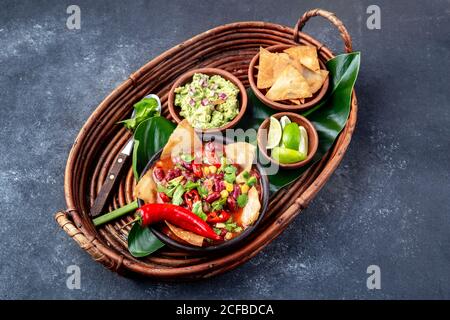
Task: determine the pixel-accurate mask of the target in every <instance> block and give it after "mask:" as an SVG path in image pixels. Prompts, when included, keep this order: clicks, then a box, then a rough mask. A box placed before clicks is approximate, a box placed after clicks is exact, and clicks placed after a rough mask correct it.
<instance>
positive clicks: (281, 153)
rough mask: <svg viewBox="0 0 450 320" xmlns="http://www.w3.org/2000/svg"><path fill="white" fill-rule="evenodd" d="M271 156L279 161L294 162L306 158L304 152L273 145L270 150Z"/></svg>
mask: <svg viewBox="0 0 450 320" xmlns="http://www.w3.org/2000/svg"><path fill="white" fill-rule="evenodd" d="M272 158H273V159H275V160H276V161H278V162H279V163H295V162H300V161H303V160H305V159H306V154H304V153H301V152H298V151H297V150H292V149H288V148H283V147H275V148H273V150H272Z"/></svg>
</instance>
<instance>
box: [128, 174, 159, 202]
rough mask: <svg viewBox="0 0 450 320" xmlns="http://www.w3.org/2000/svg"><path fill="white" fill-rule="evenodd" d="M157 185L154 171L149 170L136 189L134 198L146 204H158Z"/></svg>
mask: <svg viewBox="0 0 450 320" xmlns="http://www.w3.org/2000/svg"><path fill="white" fill-rule="evenodd" d="M156 195H157V189H156V183H155V180H153V169H150V170H148V171H147V172H146V173H145V174H144V176H143V177H142V178H141V179H140V180H139V182H138V184H137V185H136V188H134V196H135V197H136V198H139V199H142V200H143V201H144V202H145V203H156Z"/></svg>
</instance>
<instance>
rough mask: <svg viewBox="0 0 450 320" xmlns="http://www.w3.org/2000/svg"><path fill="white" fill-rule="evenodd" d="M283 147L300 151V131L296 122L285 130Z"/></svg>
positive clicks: (288, 125)
mask: <svg viewBox="0 0 450 320" xmlns="http://www.w3.org/2000/svg"><path fill="white" fill-rule="evenodd" d="M282 141H283V147H285V148H289V149H292V150H298V148H299V146H300V129H299V128H298V124H297V123H295V122H291V123H288V124H287V125H286V127H284V130H283V138H282Z"/></svg>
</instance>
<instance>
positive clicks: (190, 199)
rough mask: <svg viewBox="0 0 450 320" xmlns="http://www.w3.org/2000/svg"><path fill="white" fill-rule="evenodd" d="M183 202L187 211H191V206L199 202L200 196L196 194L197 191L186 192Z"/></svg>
mask: <svg viewBox="0 0 450 320" xmlns="http://www.w3.org/2000/svg"><path fill="white" fill-rule="evenodd" d="M184 201H185V202H186V205H187V206H188V208H189V210H192V206H193V204H194V203H196V202H198V201H200V195H199V194H198V191H197V190H195V189H192V190H191V191H188V192H186V193H185V194H184Z"/></svg>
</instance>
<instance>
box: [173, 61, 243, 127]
mask: <svg viewBox="0 0 450 320" xmlns="http://www.w3.org/2000/svg"><path fill="white" fill-rule="evenodd" d="M195 73H203V74H207V75H209V76H213V75H219V76H221V77H222V78H225V79H227V80H229V81H231V82H232V83H233V84H234V85H235V86H236V87H237V88H238V89H239V91H240V92H239V94H238V100H239V102H240V105H239V113H238V114H237V115H236V117H235V118H234V119H233V120H231V121H230V122H228V123H227V124H225V125H224V126H222V127H220V128H212V129H206V130H202V129H195V130H196V131H197V132H218V131H224V130H226V129H229V128H232V127H234V126H235V125H236V124H237V123H238V122H239V120H241V118H242V116H243V115H244V113H245V110H246V109H247V101H248V98H247V92H246V91H245V87H244V85H243V84H242V82H241V81H240V80H239V79H238V78H236V77H235V76H234V75H232V74H231V73H229V72H228V71H225V70H222V69H216V68H201V69H194V70H190V71H188V72H186V73H184V74H183V75H181V76H180V77H179V78H178V79H177V80H176V81H175V82H174V84H173V85H172V88H170V91H169V98H168V105H169V112H170V115H171V116H172V118H174V120H175V121H176V122H177V123H180V122H181V121H182V120H183V119H184V118H183V117H182V116H180V111H181V108H179V107H177V106H175V89H176V88H178V87H180V86H182V85H184V84H186V83H187V82H190V81H192V77H193V76H194V74H195Z"/></svg>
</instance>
